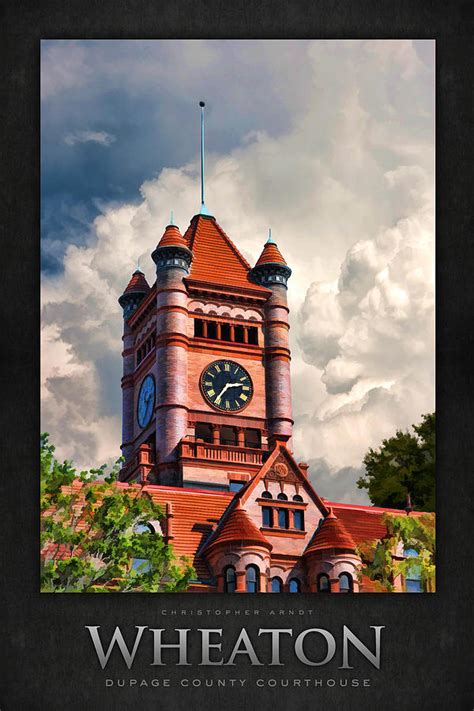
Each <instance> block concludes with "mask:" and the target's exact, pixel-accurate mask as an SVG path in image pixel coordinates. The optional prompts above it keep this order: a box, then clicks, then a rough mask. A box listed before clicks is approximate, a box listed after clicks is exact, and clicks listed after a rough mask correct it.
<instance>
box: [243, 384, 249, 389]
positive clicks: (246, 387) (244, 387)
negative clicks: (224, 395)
mask: <svg viewBox="0 0 474 711" xmlns="http://www.w3.org/2000/svg"><path fill="white" fill-rule="evenodd" d="M242 390H250V385H242Z"/></svg>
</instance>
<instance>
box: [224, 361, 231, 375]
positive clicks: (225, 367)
mask: <svg viewBox="0 0 474 711" xmlns="http://www.w3.org/2000/svg"><path fill="white" fill-rule="evenodd" d="M224 370H227V371H228V372H229V373H230V363H224Z"/></svg>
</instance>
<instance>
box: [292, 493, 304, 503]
mask: <svg viewBox="0 0 474 711" xmlns="http://www.w3.org/2000/svg"><path fill="white" fill-rule="evenodd" d="M293 501H301V502H302V501H303V497H302V496H300V495H299V494H295V495H294V496H293Z"/></svg>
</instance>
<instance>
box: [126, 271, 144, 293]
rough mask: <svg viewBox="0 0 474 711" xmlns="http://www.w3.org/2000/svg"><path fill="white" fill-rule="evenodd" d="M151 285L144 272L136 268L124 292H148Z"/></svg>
mask: <svg viewBox="0 0 474 711" xmlns="http://www.w3.org/2000/svg"><path fill="white" fill-rule="evenodd" d="M149 289H150V287H149V285H148V282H147V280H146V279H145V275H144V273H143V272H141V271H140V270H139V269H136V270H135V271H134V272H133V274H132V277H131V279H130V281H129V282H128V285H127V288H126V289H125V291H124V292H123V293H124V294H129V293H131V292H134V291H135V292H139V293H140V294H143V293H145V294H146V293H147V291H149Z"/></svg>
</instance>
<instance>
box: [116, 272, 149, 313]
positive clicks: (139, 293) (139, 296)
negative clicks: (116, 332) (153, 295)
mask: <svg viewBox="0 0 474 711" xmlns="http://www.w3.org/2000/svg"><path fill="white" fill-rule="evenodd" d="M149 291H150V286H149V284H148V282H147V280H146V279H145V275H144V274H143V272H142V271H141V270H140V269H135V271H134V272H133V274H132V276H131V278H130V281H129V282H128V284H127V286H126V288H125V291H124V292H123V294H122V296H120V297H119V300H118V301H119V304H120V306H121V307H122V309H123V317H124V319H125V320H127V319H128V318H129V317H130V316H131V315H132V313H133V312H134V311H135V310H136V309H137V308H138V306H139V304H140V302H141V301H142V300H143V299H144V298H145V296H146V295H147V294H148V292H149Z"/></svg>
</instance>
